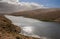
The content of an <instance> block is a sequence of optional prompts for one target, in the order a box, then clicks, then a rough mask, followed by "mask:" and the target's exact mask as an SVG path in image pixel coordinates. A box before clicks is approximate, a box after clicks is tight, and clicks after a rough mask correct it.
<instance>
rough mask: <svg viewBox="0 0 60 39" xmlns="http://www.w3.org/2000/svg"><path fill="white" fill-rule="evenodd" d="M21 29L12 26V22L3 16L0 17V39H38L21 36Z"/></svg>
mask: <svg viewBox="0 0 60 39" xmlns="http://www.w3.org/2000/svg"><path fill="white" fill-rule="evenodd" d="M20 32H21V28H20V27H18V26H16V25H14V24H12V22H11V21H10V20H9V19H7V18H6V17H4V16H0V39H40V38H35V37H28V36H24V35H22V34H19V33H20Z"/></svg>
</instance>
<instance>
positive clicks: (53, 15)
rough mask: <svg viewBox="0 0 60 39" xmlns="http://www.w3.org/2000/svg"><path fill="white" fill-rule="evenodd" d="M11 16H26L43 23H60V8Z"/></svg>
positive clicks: (16, 13) (18, 13) (24, 12)
mask: <svg viewBox="0 0 60 39" xmlns="http://www.w3.org/2000/svg"><path fill="white" fill-rule="evenodd" d="M10 15H14V16H24V17H28V18H34V19H38V20H42V21H55V22H60V8H47V9H37V10H30V11H22V12H14V13H12V14H10Z"/></svg>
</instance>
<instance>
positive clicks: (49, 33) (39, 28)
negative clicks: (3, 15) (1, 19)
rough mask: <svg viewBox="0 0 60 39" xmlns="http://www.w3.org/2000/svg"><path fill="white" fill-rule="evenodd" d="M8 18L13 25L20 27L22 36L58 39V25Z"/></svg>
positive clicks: (59, 26)
mask: <svg viewBox="0 0 60 39" xmlns="http://www.w3.org/2000/svg"><path fill="white" fill-rule="evenodd" d="M8 18H9V19H11V20H12V21H13V23H14V24H16V25H18V26H20V27H22V34H25V35H28V36H35V37H39V36H40V37H41V36H42V38H43V39H60V23H55V22H42V21H36V20H35V21H33V20H30V19H25V18H23V20H22V19H21V18H16V17H9V16H8ZM14 20H15V21H14ZM20 20H21V21H20ZM28 20H29V21H28ZM30 21H31V22H30ZM20 24H21V25H20ZM35 34H36V35H35Z"/></svg>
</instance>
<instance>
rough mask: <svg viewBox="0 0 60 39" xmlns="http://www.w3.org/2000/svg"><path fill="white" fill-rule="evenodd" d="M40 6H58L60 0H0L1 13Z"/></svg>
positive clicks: (59, 6) (33, 8)
mask: <svg viewBox="0 0 60 39" xmlns="http://www.w3.org/2000/svg"><path fill="white" fill-rule="evenodd" d="M41 8H60V0H0V12H1V13H5V12H6V13H8V12H10V13H11V12H18V11H26V10H35V9H41Z"/></svg>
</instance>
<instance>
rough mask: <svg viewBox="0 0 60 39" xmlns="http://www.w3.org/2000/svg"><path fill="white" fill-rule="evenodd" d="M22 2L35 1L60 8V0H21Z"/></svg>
mask: <svg viewBox="0 0 60 39" xmlns="http://www.w3.org/2000/svg"><path fill="white" fill-rule="evenodd" d="M20 1H21V2H30V3H31V2H35V3H38V4H42V5H44V6H46V7H50V8H60V0H20Z"/></svg>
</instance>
